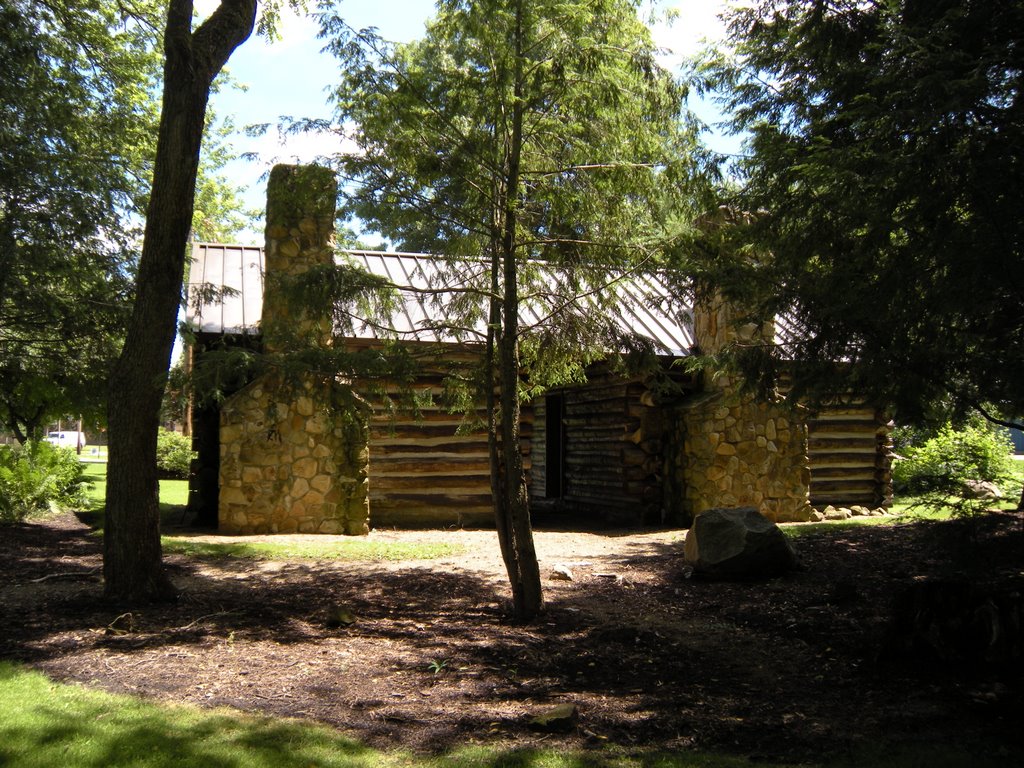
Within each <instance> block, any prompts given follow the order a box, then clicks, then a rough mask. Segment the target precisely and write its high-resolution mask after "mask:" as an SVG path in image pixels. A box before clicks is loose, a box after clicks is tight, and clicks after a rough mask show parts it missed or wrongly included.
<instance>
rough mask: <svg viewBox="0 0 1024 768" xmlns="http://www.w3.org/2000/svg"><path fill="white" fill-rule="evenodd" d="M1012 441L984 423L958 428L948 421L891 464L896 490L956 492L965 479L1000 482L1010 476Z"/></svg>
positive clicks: (959, 491) (912, 493)
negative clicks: (934, 433) (933, 434)
mask: <svg viewBox="0 0 1024 768" xmlns="http://www.w3.org/2000/svg"><path fill="white" fill-rule="evenodd" d="M1010 453H1011V444H1010V441H1009V438H1008V437H1007V436H1006V433H1005V431H1004V430H997V429H994V428H992V427H990V426H989V425H988V424H986V423H985V422H973V423H970V424H968V425H966V426H964V427H963V428H961V429H954V428H953V427H952V425H950V424H947V425H946V426H944V427H942V429H940V430H939V431H938V433H937V434H936V435H935V436H934V437H932V438H931V439H929V440H926V441H925V442H924V443H923V444H921V445H917V446H910V447H909V450H907V451H906V458H903V459H900V460H898V461H896V462H895V463H894V465H893V471H892V475H893V485H894V487H895V489H896V491H897V492H902V493H907V494H911V495H919V494H924V493H947V494H959V493H961V491H962V490H963V487H964V483H965V482H967V481H968V480H984V481H987V482H992V483H997V484H1002V483H1006V482H1007V481H1008V480H1010V479H1012V477H1013V459H1012V458H1011V456H1010Z"/></svg>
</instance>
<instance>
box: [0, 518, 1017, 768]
mask: <svg viewBox="0 0 1024 768" xmlns="http://www.w3.org/2000/svg"><path fill="white" fill-rule="evenodd" d="M1014 525H1018V528H1019V524H1016V523H1013V521H1012V520H1010V522H1009V523H1008V524H1007V525H1006V526H1004V528H1005V529H1006V530H1004V528H996V527H993V528H992V530H991V531H989V532H988V533H986V532H985V531H981V532H980V533H979V532H977V531H976V532H975V539H974V540H975V544H974V546H975V547H976V549H975V550H974V551H973V554H972V555H970V556H968V555H967V554H965V553H963V552H959V551H950V548H951V547H954V548H956V547H958V546H959V545H960V544H961V543H962V537H961V536H960V535H959V534H957V533H956V532H955V531H954V532H953V533H951V534H950V533H948V530H952V529H946V532H943V533H940V534H938V535H936V532H937V531H939V529H937V528H933V527H928V526H926V527H923V528H870V529H868V528H865V529H861V530H844V531H842V532H841V533H839V534H836V535H834V536H829V535H826V534H821V535H814V536H808V537H805V538H804V539H801V541H800V542H798V553H799V554H800V557H801V558H802V560H803V563H804V569H803V570H802V571H799V572H797V573H794V574H792V575H790V576H787V577H784V578H781V579H774V580H770V581H763V582H747V583H726V582H700V581H694V580H692V579H687V578H685V572H684V571H683V569H682V567H681V562H680V556H679V546H678V544H676V543H668V544H659V543H652V542H643V543H641V544H638V545H637V546H636V548H634V547H632V546H631V545H630V544H629V542H628V541H627V540H625V539H624V540H623V542H624V546H623V548H622V549H621V550H619V551H618V553H617V554H616V556H615V557H614V558H610V559H606V560H602V561H601V562H599V563H595V564H593V565H592V566H579V567H577V568H575V580H574V581H572V582H549V583H548V584H546V587H547V593H548V610H547V612H546V613H545V615H544V616H543V617H542V618H541V619H539V620H538V621H536V622H534V623H533V624H530V625H527V626H518V625H515V624H513V623H511V622H510V621H508V616H507V613H506V604H505V600H506V596H505V595H506V592H505V588H504V585H503V584H502V583H501V582H500V580H495V579H489V578H486V577H484V576H482V575H480V574H476V573H471V572H461V571H456V570H451V569H448V570H443V569H440V568H436V567H432V566H431V565H430V564H429V563H427V564H422V565H417V566H415V567H395V566H389V567H383V566H378V565H375V564H372V563H358V564H354V563H345V562H323V563H318V562H309V561H305V562H301V563H260V562H254V561H249V560H210V559H205V558H186V557H184V556H172V557H169V558H168V569H169V571H170V572H171V576H172V578H173V579H174V580H175V581H176V583H178V584H179V586H181V587H182V589H183V593H182V596H181V599H180V600H179V601H178V603H176V604H173V605H153V606H142V607H140V608H137V609H134V610H132V611H131V612H130V614H131V615H130V616H127V617H126V616H125V615H124V614H125V612H124V611H119V610H118V609H115V608H112V607H111V606H109V605H107V604H106V603H104V602H103V600H102V599H101V594H100V585H99V583H98V581H90V580H87V579H89V578H91V577H82V578H73V579H63V578H58V579H52V580H46V581H41V582H34V581H32V580H33V579H38V578H40V577H41V576H44V575H46V574H47V573H49V572H53V571H54V570H55V569H56V568H58V566H59V567H60V568H68V569H69V570H72V571H77V570H79V569H82V568H88V567H90V566H91V567H96V566H98V565H99V557H100V552H99V542H98V541H96V540H95V539H94V538H93V537H90V536H88V535H87V531H86V530H85V529H82V528H79V529H77V530H67V529H64V528H61V527H60V526H56V527H54V526H50V525H41V526H28V527H25V528H21V529H18V530H17V531H15V532H14V534H13V535H12V536H10V537H7V536H4V537H3V538H2V539H0V579H2V580H3V581H2V583H3V584H4V585H5V586H4V587H3V591H2V593H0V596H2V598H3V599H2V601H0V622H2V625H3V626H5V627H6V628H7V631H6V632H5V633H4V635H3V637H2V638H0V657H5V658H9V659H16V660H19V661H22V662H26V663H29V664H32V665H34V666H37V667H38V668H40V669H43V670H45V671H47V672H48V673H50V674H53V675H55V676H58V677H60V678H63V679H74V680H82V681H89V682H90V683H92V684H98V685H101V686H103V687H105V688H108V689H111V690H115V691H125V692H132V693H141V694H146V695H151V696H157V697H160V698H165V699H171V700H175V701H189V702H195V703H200V704H204V705H218V704H224V705H230V706H234V707H237V708H240V709H245V710H257V711H262V712H266V713H270V714H273V715H282V716H297V717H303V718H309V719H314V720H319V721H322V722H326V723H329V724H331V725H334V726H337V727H340V728H343V729H345V731H346V732H349V733H352V734H354V735H356V736H357V737H358V738H359V739H360V740H361V741H362V742H364V743H367V744H373V745H380V746H396V745H401V746H407V747H411V748H415V749H419V750H427V751H430V752H432V753H435V754H444V753H447V752H449V751H451V750H452V749H454V748H455V747H457V746H458V745H461V744H463V743H465V742H466V741H468V740H479V741H489V740H516V741H520V742H523V746H524V748H526V751H524V752H521V753H513V754H512V755H510V759H513V758H514V755H515V754H521V755H522V756H524V758H523V759H527V756H528V755H529V754H530V753H529V751H528V750H529V746H530V744H531V743H532V740H535V739H539V738H544V739H546V741H545V744H546V745H547V744H564V745H565V746H566V748H576V747H581V746H586V745H587V744H597V745H599V744H604V743H615V744H619V745H624V746H627V747H629V746H634V745H635V746H638V747H645V748H656V749H669V750H679V749H687V748H691V747H701V748H711V749H715V750H721V751H724V752H726V753H728V754H734V755H743V756H756V757H759V758H764V759H772V760H801V759H807V758H810V757H813V756H820V755H822V754H835V753H838V752H841V751H843V750H847V749H855V748H857V747H858V746H859V745H864V744H870V743H873V742H878V741H880V740H881V741H886V742H892V741H893V740H895V741H899V740H900V739H909V740H913V739H919V738H937V739H940V740H941V739H943V738H949V735H950V734H953V733H955V734H957V738H958V739H959V740H960V742H961V743H975V742H977V743H983V742H986V743H989V744H990V745H991V744H997V745H1004V746H1005V745H1014V746H1015V747H1016V746H1019V741H1020V734H1019V733H1018V730H1019V729H1017V728H1016V726H1015V725H1014V723H1017V722H1019V720H1018V719H1017V718H1018V717H1019V715H1020V714H1021V712H1020V683H1021V681H1020V679H1019V672H1018V674H1017V676H1016V677H1008V676H1007V675H1006V674H1005V671H1004V670H994V671H993V670H984V669H982V670H973V671H971V670H968V669H966V667H965V668H964V669H961V670H955V669H954V670H948V669H947V670H942V671H941V674H940V673H938V672H937V671H936V669H934V668H932V667H926V668H922V669H914V668H910V667H906V668H904V667H903V666H893V665H891V664H888V665H887V664H883V663H881V662H880V661H879V659H878V655H879V649H880V647H881V644H882V642H883V639H884V636H885V629H886V625H887V621H888V612H889V606H890V603H891V597H892V593H893V591H894V589H895V588H896V587H898V586H899V585H900V584H903V583H906V582H907V581H912V580H914V579H917V578H922V577H926V576H932V575H936V574H943V573H947V572H948V569H949V568H950V567H955V568H966V567H967V564H968V563H969V562H970V563H977V562H979V561H983V562H984V564H985V566H986V567H987V568H989V569H991V568H992V567H997V568H998V567H1002V565H1003V564H1005V565H1007V566H1009V565H1011V564H1014V563H1016V564H1017V565H1016V566H1015V567H1017V568H1019V551H1020V549H1019V546H1020V544H1021V542H1022V541H1024V536H1021V535H1020V531H1019V530H1017V531H1016V534H1014V530H1015V529H1014ZM65 558H67V559H65ZM979 567H980V566H979ZM609 569H611V572H609ZM342 609H343V610H342ZM336 614H337V615H342V617H343V618H344V617H346V616H350V617H351V618H352V619H353V620H352V621H351V622H348V621H347V620H335V619H336V618H337V615H336ZM561 702H573V703H575V704H577V706H578V707H579V709H580V713H581V719H580V724H579V726H578V727H577V728H576V729H575V730H573V731H572V733H571V734H569V735H544V736H538V735H537V734H534V733H533V732H532V731H531V730H530V728H529V724H528V721H529V717H530V715H531V714H533V713H535V712H536V711H538V710H539V709H543V708H544V707H546V706H548V705H551V704H555V703H561ZM510 764H512V765H515V764H518V763H515V762H512V763H510ZM525 764H528V763H525Z"/></svg>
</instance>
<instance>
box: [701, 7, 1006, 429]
mask: <svg viewBox="0 0 1024 768" xmlns="http://www.w3.org/2000/svg"><path fill="white" fill-rule="evenodd" d="M1022 28H1024V2H1021V1H1020V0H991V2H960V1H959V0H938V1H937V2H918V1H917V0H878V1H877V2H871V3H864V2H860V1H859V0H836V1H835V2H828V3H824V2H816V1H815V2H811V1H810V0H759V1H758V2H754V3H752V4H750V5H749V6H747V7H745V8H742V9H739V10H735V11H733V12H732V13H731V15H730V17H729V31H730V39H729V43H730V46H731V50H728V51H726V52H723V53H720V54H717V55H713V56H710V57H708V58H707V59H706V60H705V61H704V63H703V69H702V71H701V75H702V76H703V77H704V78H705V79H704V81H703V82H704V85H705V86H708V87H712V88H716V89H718V90H719V91H720V92H722V93H724V94H725V104H726V106H727V107H728V108H730V109H731V110H732V115H733V122H732V125H733V128H734V129H735V130H736V131H738V132H746V134H747V135H748V136H749V139H748V145H747V147H748V150H749V154H748V155H747V156H746V157H744V158H741V159H739V160H738V161H737V162H736V163H735V165H734V168H733V170H734V172H735V174H736V185H735V186H734V187H733V188H732V189H730V190H727V192H726V193H725V200H724V202H725V204H726V206H727V207H728V209H729V210H731V211H733V212H740V211H743V212H748V214H749V215H748V216H746V217H745V218H744V217H743V216H735V217H734V218H735V219H737V220H738V221H737V222H736V223H735V224H734V226H730V227H724V228H721V229H720V230H719V231H718V232H717V233H715V236H714V238H713V239H712V242H711V245H712V247H711V249H710V251H709V254H710V255H709V258H708V259H707V263H706V264H705V267H706V277H707V279H708V280H709V281H710V282H713V283H715V284H717V285H719V286H721V287H722V288H723V290H725V291H726V292H727V293H728V294H729V295H731V296H733V297H734V298H738V299H740V300H741V301H746V302H748V306H749V307H750V311H751V315H752V316H753V317H758V318H764V317H773V316H776V315H777V314H780V313H781V314H783V315H784V316H786V317H787V318H788V321H787V326H788V328H787V330H788V331H791V333H788V334H785V335H784V338H783V339H782V341H783V342H784V343H783V344H782V345H780V346H778V347H771V348H767V349H766V348H764V347H761V348H759V349H757V350H754V352H755V353H756V354H753V355H751V354H741V355H740V356H741V357H745V361H746V364H747V370H748V371H749V372H751V373H754V374H758V375H762V376H764V377H768V378H770V376H772V375H773V374H774V373H775V372H776V370H777V366H778V363H779V361H780V360H781V359H784V358H789V359H796V360H799V361H800V364H799V365H796V366H793V368H792V374H793V377H794V385H795V386H794V390H793V394H794V396H795V397H808V398H810V399H817V400H820V399H825V398H828V397H830V396H834V395H835V394H837V393H845V392H849V391H851V390H854V391H857V392H860V393H863V394H867V395H870V396H871V397H873V399H875V400H877V401H878V402H879V403H882V404H888V405H890V406H893V407H895V409H896V412H897V413H898V416H899V418H900V420H901V421H903V422H912V421H916V420H919V419H921V418H922V417H925V416H927V415H929V414H934V413H935V412H939V413H942V414H946V415H948V414H949V413H950V412H953V413H956V412H960V413H962V412H964V411H967V410H970V409H976V410H980V411H982V412H984V413H986V414H987V415H989V416H990V417H993V418H996V419H999V418H1000V417H1002V418H1003V419H1006V418H1008V417H1010V416H1015V415H1017V414H1020V413H1024V386H1022V384H1021V382H1022V381H1024V313H1022V312H1021V311H1020V307H1021V297H1022V296H1024V217H1022V216H1021V215H1020V200H1021V199H1022V195H1024V109H1022V104H1024V101H1022V85H1024V82H1022V81H1024V46H1021V44H1020V30H1021V29H1022ZM741 352H744V353H749V352H750V350H745V351H744V350H741ZM765 353H767V354H765ZM837 363H842V364H840V365H837ZM987 404H991V406H989V405H987Z"/></svg>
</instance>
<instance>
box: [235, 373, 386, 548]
mask: <svg viewBox="0 0 1024 768" xmlns="http://www.w3.org/2000/svg"><path fill="white" fill-rule="evenodd" d="M323 386H324V385H319V388H321V389H322V388H323ZM339 386H340V385H339ZM317 389H318V387H317V386H316V385H314V384H312V383H311V382H310V383H307V384H306V386H305V387H304V391H303V392H300V393H298V396H296V392H295V391H294V388H293V387H289V386H283V385H282V384H281V383H280V382H278V381H275V380H274V379H273V378H272V377H265V378H262V379H260V380H257V381H256V382H254V383H252V384H250V385H249V386H248V387H246V388H245V389H243V390H242V391H240V392H238V393H237V394H236V395H235V396H234V397H232V398H231V399H230V400H229V401H228V402H227V403H226V404H225V405H224V407H223V408H222V409H221V422H220V443H221V449H220V503H219V518H220V519H219V523H220V526H219V527H220V531H221V532H222V533H227V534H258V533H344V534H365V533H367V532H369V520H370V515H369V503H368V495H367V486H368V480H367V465H368V454H369V451H368V450H367V447H366V446H367V428H366V423H365V420H364V419H362V418H361V414H358V413H355V414H352V413H348V414H338V413H332V412H331V411H329V410H328V408H327V407H325V406H321V405H318V403H327V402H330V398H329V397H328V396H327V394H328V393H324V392H318V391H317Z"/></svg>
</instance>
